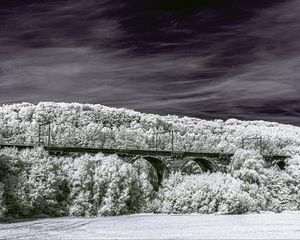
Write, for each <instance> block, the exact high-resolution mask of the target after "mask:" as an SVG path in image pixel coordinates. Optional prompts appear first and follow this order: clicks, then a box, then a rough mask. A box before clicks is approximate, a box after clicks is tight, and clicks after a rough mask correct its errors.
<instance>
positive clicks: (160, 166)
mask: <svg viewBox="0 0 300 240" xmlns="http://www.w3.org/2000/svg"><path fill="white" fill-rule="evenodd" d="M139 159H144V160H146V161H147V162H149V163H150V164H151V165H152V167H153V168H154V169H155V171H156V175H157V185H156V184H153V188H154V190H156V191H157V190H158V188H159V186H160V185H161V182H162V180H163V179H164V177H166V176H168V175H169V173H170V172H171V171H172V166H171V164H170V163H168V161H167V160H165V159H164V158H162V157H158V156H137V157H135V158H133V159H132V160H130V161H129V162H130V163H134V162H136V161H137V160H139Z"/></svg>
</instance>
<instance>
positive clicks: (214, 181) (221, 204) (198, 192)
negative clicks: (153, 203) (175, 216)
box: [157, 173, 252, 214]
mask: <svg viewBox="0 0 300 240" xmlns="http://www.w3.org/2000/svg"><path fill="white" fill-rule="evenodd" d="M241 186H242V183H241V181H239V180H237V179H234V178H233V177H231V176H230V175H228V174H222V173H213V174H203V175H192V176H181V175H179V173H176V174H174V175H171V176H170V178H169V179H168V180H166V181H165V182H164V183H163V187H162V188H161V190H160V193H159V198H160V199H161V201H159V202H157V208H158V209H157V210H158V211H159V212H167V213H221V214H240V213H245V212H248V211H249V209H251V204H252V199H251V197H250V196H249V194H247V193H246V192H243V191H242V188H241Z"/></svg>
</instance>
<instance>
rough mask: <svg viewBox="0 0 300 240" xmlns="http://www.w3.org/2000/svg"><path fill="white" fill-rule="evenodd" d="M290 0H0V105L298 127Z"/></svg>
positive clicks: (296, 42) (298, 82) (297, 64)
mask: <svg viewBox="0 0 300 240" xmlns="http://www.w3.org/2000/svg"><path fill="white" fill-rule="evenodd" d="M299 13H300V1H299V0H285V1H284V0H282V1H276V0H183V1H179V0H157V1H156V0H151V1H150V0H149V1H148V0H147V1H143V0H135V1H133V0H127V1H125V0H124V1H119V0H111V1H104V0H103V1H101V0H84V1H83V0H56V1H53V0H36V1H34V0H7V1H5V0H1V1H0V103H1V104H2V103H13V102H23V101H26V102H33V103H37V102H39V101H65V102H74V101H76V102H85V103H86V102H89V103H100V104H104V105H108V106H116V107H127V108H133V109H135V110H139V111H143V112H152V113H159V114H177V115H187V116H193V117H200V118H205V119H212V118H222V119H227V118H231V117H235V118H239V119H264V120H271V121H278V122H283V123H293V124H297V125H300V117H299V116H300V55H299V53H300V14H299Z"/></svg>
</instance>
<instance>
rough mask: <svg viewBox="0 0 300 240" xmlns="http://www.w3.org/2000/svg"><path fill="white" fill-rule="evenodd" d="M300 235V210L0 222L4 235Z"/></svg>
mask: <svg viewBox="0 0 300 240" xmlns="http://www.w3.org/2000/svg"><path fill="white" fill-rule="evenodd" d="M209 238H210V239H211V238H213V239H237V238H239V239H240V238H242V239H249V238H251V239H292V238H294V239H299V238H300V212H287V213H281V214H272V213H268V214H249V215H223V216H218V215H153V214H138V215H130V216H119V217H98V218H70V217H69V218H47V219H41V220H33V221H24V222H16V223H10V224H0V239H209Z"/></svg>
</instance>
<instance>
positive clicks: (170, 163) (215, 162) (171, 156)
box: [0, 144, 288, 189]
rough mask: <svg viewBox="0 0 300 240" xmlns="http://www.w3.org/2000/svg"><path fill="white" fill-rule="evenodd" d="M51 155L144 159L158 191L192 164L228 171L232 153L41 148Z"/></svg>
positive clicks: (276, 158)
mask: <svg viewBox="0 0 300 240" xmlns="http://www.w3.org/2000/svg"><path fill="white" fill-rule="evenodd" d="M42 146H43V147H44V149H45V150H46V151H48V152H49V154H51V155H70V154H71V155H74V154H84V153H89V154H97V153H103V154H105V155H111V154H116V155H118V156H119V157H120V158H122V159H123V160H124V161H126V162H129V163H133V162H135V161H137V160H139V159H145V160H146V161H148V162H149V163H150V164H151V165H152V166H153V167H154V169H155V170H156V174H157V179H158V183H157V186H154V187H155V188H156V189H157V188H158V186H159V185H160V183H161V181H162V180H163V178H164V177H165V176H166V175H168V174H169V173H170V172H175V171H181V170H182V169H183V168H184V166H185V165H186V164H187V163H189V162H194V163H196V164H197V165H198V166H199V167H200V169H201V170H202V172H215V171H221V172H226V171H227V170H228V167H229V166H230V162H231V157H232V156H233V154H230V153H209V152H174V151H157V150H140V149H108V148H88V147H66V146H52V145H47V146H45V145H42ZM2 147H15V148H18V149H24V148H34V147H35V145H22V144H19V145H17V144H0V148H2ZM263 157H264V159H265V161H266V165H267V166H272V165H278V166H279V167H280V168H283V167H284V160H285V159H286V158H288V156H281V155H270V156H268V155H264V156H263Z"/></svg>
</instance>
